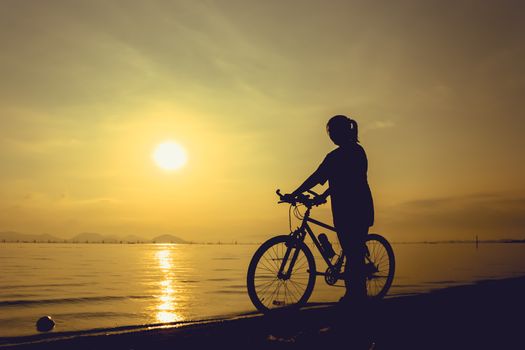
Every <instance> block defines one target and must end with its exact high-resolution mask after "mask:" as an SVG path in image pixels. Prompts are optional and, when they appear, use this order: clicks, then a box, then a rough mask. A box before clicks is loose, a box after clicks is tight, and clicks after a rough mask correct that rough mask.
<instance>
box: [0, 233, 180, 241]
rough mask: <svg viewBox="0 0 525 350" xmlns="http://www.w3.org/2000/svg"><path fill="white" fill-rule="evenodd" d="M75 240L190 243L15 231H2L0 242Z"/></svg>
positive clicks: (162, 237) (169, 238)
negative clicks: (64, 236) (63, 235)
mask: <svg viewBox="0 0 525 350" xmlns="http://www.w3.org/2000/svg"><path fill="white" fill-rule="evenodd" d="M2 241H5V242H73V243H120V242H122V243H152V242H154V243H179V244H184V243H188V242H187V241H185V240H183V239H182V238H180V237H177V236H174V235H170V234H165V235H160V236H157V237H155V238H153V239H144V238H143V237H139V236H137V235H126V236H122V237H118V236H115V235H103V234H100V233H96V232H82V233H79V234H77V235H75V236H73V237H71V238H69V239H64V238H60V237H56V236H53V235H50V234H47V233H42V234H27V233H20V232H14V231H5V232H0V242H2Z"/></svg>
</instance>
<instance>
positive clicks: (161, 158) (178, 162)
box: [153, 141, 188, 171]
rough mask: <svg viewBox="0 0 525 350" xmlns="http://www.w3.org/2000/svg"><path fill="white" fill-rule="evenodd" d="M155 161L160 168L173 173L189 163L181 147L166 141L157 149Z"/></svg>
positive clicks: (154, 153) (154, 154)
mask: <svg viewBox="0 0 525 350" xmlns="http://www.w3.org/2000/svg"><path fill="white" fill-rule="evenodd" d="M153 160H154V161H155V164H157V166H158V167H159V168H161V169H164V170H168V171H171V170H177V169H180V168H182V167H183V166H184V165H185V164H186V162H187V161H188V156H187V154H186V151H185V150H184V148H183V147H182V146H181V145H179V144H177V143H175V142H173V141H165V142H163V143H161V144H159V145H158V146H157V147H156V148H155V151H154V152H153Z"/></svg>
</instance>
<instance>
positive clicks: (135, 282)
mask: <svg viewBox="0 0 525 350" xmlns="http://www.w3.org/2000/svg"><path fill="white" fill-rule="evenodd" d="M257 248H258V245H254V244H247V245H244V244H230V245H229V244H222V245H217V244H80V243H78V244H73V243H41V244H40V243H0V337H21V336H29V335H33V334H36V333H38V332H37V330H36V329H35V322H36V320H37V319H38V318H40V317H42V316H44V315H49V316H51V317H52V318H53V320H54V321H55V322H56V327H55V329H54V330H53V332H78V331H89V330H93V329H115V328H119V327H126V326H141V325H159V324H165V323H177V322H185V321H197V320H205V319H210V318H217V317H224V316H231V315H237V314H243V313H249V312H255V311H256V310H255V308H254V306H253V305H252V303H251V301H250V299H249V297H248V294H247V291H246V271H247V268H248V264H249V262H250V259H251V257H252V255H253V253H254V252H255V250H256V249H257ZM393 248H394V252H395V256H396V274H395V279H394V283H393V286H392V288H391V289H390V292H389V294H388V296H387V297H396V296H402V295H411V294H419V293H426V292H428V291H431V290H435V289H440V288H447V287H450V286H457V285H464V284H472V283H475V282H477V281H482V280H489V279H501V278H507V277H515V276H523V275H525V259H523V256H524V252H525V244H519V243H516V244H509V243H480V244H479V245H478V246H477V245H476V244H474V243H435V244H430V243H397V244H396V243H394V244H393ZM316 259H317V265H318V269H319V270H321V269H322V268H321V265H322V264H323V263H322V261H321V260H320V259H319V256H317V258H316ZM343 293H344V288H343V287H342V286H341V285H340V284H339V285H336V286H328V285H327V284H326V283H325V281H324V279H323V277H318V278H317V281H316V285H315V288H314V293H313V294H312V297H311V298H310V302H312V303H324V302H334V301H337V300H338V299H339V297H340V296H341V295H342V294H343Z"/></svg>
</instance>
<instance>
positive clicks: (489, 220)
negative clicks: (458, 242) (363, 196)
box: [382, 193, 525, 240]
mask: <svg viewBox="0 0 525 350" xmlns="http://www.w3.org/2000/svg"><path fill="white" fill-rule="evenodd" d="M382 218H383V219H384V221H385V223H386V226H389V227H391V228H392V229H393V230H395V231H396V232H397V233H398V235H399V236H403V237H405V238H406V237H408V236H410V237H411V239H414V238H413V237H418V238H416V239H421V240H426V239H471V238H472V237H473V235H479V236H480V237H482V238H483V239H488V238H491V239H494V238H495V239H497V238H525V196H523V195H510V194H498V193H481V194H472V195H465V196H450V197H441V198H437V197H436V198H424V199H417V200H412V201H407V202H404V203H401V204H398V205H396V206H393V207H390V208H388V209H386V210H385V212H384V213H382ZM409 233H410V234H409Z"/></svg>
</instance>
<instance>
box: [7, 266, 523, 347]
mask: <svg viewBox="0 0 525 350" xmlns="http://www.w3.org/2000/svg"><path fill="white" fill-rule="evenodd" d="M523 295H525V276H522V277H514V278H506V279H492V280H484V281H479V282H475V283H474V284H469V285H462V286H454V287H448V288H444V289H438V290H433V291H430V292H428V293H422V294H418V295H411V296H400V297H392V298H387V299H385V300H382V301H380V302H377V303H374V304H371V305H369V307H368V309H367V311H366V313H365V314H362V315H360V316H359V317H358V318H357V320H355V319H352V318H351V317H350V316H349V315H351V314H352V313H353V314H356V310H352V309H343V308H341V307H340V306H337V305H336V304H334V303H332V304H313V305H309V306H308V307H306V308H303V309H301V310H300V311H298V312H281V313H276V314H275V315H269V316H262V315H261V314H258V313H255V312H251V313H245V314H239V315H227V316H225V317H216V318H211V319H206V320H199V321H186V322H179V323H176V324H157V325H143V326H123V327H118V328H111V329H93V330H89V331H81V332H63V333H47V334H36V335H32V336H23V337H9V338H0V348H1V349H106V348H111V349H148V350H151V349H165V348H166V349H167V348H175V347H182V348H195V349H199V348H204V347H209V346H213V347H220V348H223V347H226V348H228V347H229V348H238V347H241V348H242V347H244V348H250V349H267V348H269V349H274V348H279V349H289V348H290V349H292V348H301V349H304V348H322V347H326V346H329V345H334V346H335V345H338V344H348V345H350V348H371V347H373V348H375V349H401V348H403V349H422V348H423V349H429V348H432V349H434V348H436V349H438V348H447V349H471V348H476V349H485V348H486V349H495V348H503V347H505V346H513V347H515V346H517V345H519V346H520V347H519V348H523V347H524V346H525V340H524V339H522V337H521V336H520V334H521V332H522V330H521V324H522V322H521V317H522V316H523V313H524V312H525V301H524V300H522V299H523ZM363 344H368V345H363ZM372 344H373V345H372Z"/></svg>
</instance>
